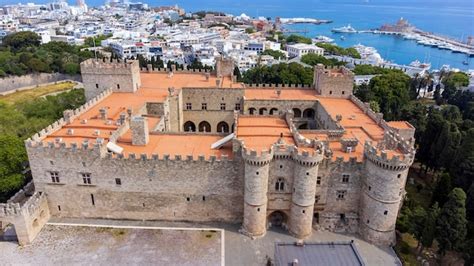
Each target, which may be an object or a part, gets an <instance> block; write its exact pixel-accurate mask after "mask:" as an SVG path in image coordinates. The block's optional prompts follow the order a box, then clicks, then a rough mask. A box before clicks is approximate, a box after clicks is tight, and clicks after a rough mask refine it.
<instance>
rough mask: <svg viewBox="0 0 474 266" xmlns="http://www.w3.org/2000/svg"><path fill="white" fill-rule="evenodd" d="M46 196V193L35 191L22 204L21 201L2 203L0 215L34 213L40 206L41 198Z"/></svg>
mask: <svg viewBox="0 0 474 266" xmlns="http://www.w3.org/2000/svg"><path fill="white" fill-rule="evenodd" d="M45 198H46V195H44V194H42V193H40V192H35V193H34V194H33V195H32V196H31V197H30V198H29V199H28V200H27V201H26V202H25V203H23V204H22V205H20V203H2V204H0V217H2V218H3V217H14V216H19V215H25V214H26V215H29V214H31V213H34V212H35V211H36V210H37V209H38V208H39V207H40V204H41V200H43V199H45Z"/></svg>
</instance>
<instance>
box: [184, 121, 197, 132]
mask: <svg viewBox="0 0 474 266" xmlns="http://www.w3.org/2000/svg"><path fill="white" fill-rule="evenodd" d="M183 128H184V131H186V132H196V125H195V124H194V123H193V122H191V121H187V122H186V123H184V125H183Z"/></svg>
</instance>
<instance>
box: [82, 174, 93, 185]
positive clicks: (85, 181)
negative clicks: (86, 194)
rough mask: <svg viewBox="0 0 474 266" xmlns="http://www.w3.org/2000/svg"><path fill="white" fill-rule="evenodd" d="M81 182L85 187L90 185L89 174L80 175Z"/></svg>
mask: <svg viewBox="0 0 474 266" xmlns="http://www.w3.org/2000/svg"><path fill="white" fill-rule="evenodd" d="M81 175H82V182H84V184H86V185H90V184H91V174H90V173H82V174H81Z"/></svg>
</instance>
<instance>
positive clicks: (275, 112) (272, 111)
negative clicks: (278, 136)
mask: <svg viewBox="0 0 474 266" xmlns="http://www.w3.org/2000/svg"><path fill="white" fill-rule="evenodd" d="M270 114H271V115H276V114H278V109H276V108H272V109H270Z"/></svg>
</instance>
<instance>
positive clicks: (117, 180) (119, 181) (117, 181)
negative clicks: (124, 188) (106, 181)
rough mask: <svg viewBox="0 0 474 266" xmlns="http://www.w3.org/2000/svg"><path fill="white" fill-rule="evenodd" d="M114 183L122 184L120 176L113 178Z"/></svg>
mask: <svg viewBox="0 0 474 266" xmlns="http://www.w3.org/2000/svg"><path fill="white" fill-rule="evenodd" d="M115 184H116V185H119V186H120V185H122V180H121V179H120V178H115Z"/></svg>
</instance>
